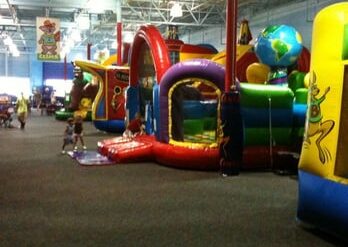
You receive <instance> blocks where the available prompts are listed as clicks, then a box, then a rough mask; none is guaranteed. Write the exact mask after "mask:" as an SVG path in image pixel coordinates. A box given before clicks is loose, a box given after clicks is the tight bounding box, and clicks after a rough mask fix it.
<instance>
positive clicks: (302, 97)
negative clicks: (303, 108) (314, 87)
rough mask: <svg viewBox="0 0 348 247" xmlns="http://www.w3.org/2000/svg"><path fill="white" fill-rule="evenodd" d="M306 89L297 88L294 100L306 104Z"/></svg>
mask: <svg viewBox="0 0 348 247" xmlns="http://www.w3.org/2000/svg"><path fill="white" fill-rule="evenodd" d="M307 97H308V89H307V88H299V89H297V90H296V92H295V102H296V103H298V104H307Z"/></svg>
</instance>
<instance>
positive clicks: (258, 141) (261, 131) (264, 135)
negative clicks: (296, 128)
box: [244, 128, 292, 146]
mask: <svg viewBox="0 0 348 247" xmlns="http://www.w3.org/2000/svg"><path fill="white" fill-rule="evenodd" d="M291 131H292V129H291V128H272V129H271V131H270V129H269V128H246V129H244V146H255V145H256V146H257V145H262V146H267V145H269V143H270V134H271V133H272V140H273V142H274V144H275V145H289V144H290V142H291Z"/></svg>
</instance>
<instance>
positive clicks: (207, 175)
mask: <svg viewBox="0 0 348 247" xmlns="http://www.w3.org/2000/svg"><path fill="white" fill-rule="evenodd" d="M14 123H15V124H16V125H17V121H14ZM64 128H65V122H59V121H56V120H55V119H54V117H52V116H40V115H39V114H38V113H37V112H36V111H35V110H34V111H33V112H32V113H31V116H30V117H29V119H28V123H27V126H26V129H25V130H23V131H22V130H20V129H18V128H13V129H4V128H0V246H11V247H13V246H84V247H86V246H236V247H239V246H241V247H242V246H261V247H263V246H267V247H269V246H276V247H282V246H288V247H290V246H293V247H302V246H303V247H311V246H315V247H329V246H347V245H343V244H341V243H340V241H339V240H338V239H335V238H332V237H331V236H329V235H327V234H325V233H322V232H320V231H317V230H308V229H305V228H303V227H300V226H299V224H298V223H297V222H296V207H297V186H298V181H297V179H296V177H290V176H278V175H275V174H273V173H270V172H243V173H241V174H240V176H237V177H227V178H222V177H221V176H220V174H219V172H202V171H190V170H179V169H173V168H170V167H164V166H160V165H158V164H156V163H137V164H120V165H113V166H104V167H84V166H79V165H78V164H77V163H76V161H75V160H73V159H71V158H70V157H68V156H67V155H62V154H60V148H61V145H62V134H63V131H64ZM84 128H85V142H86V145H87V146H88V148H89V149H90V150H96V144H97V141H98V140H103V139H106V138H109V137H112V136H113V135H111V134H105V133H102V132H99V131H97V130H96V129H95V128H94V127H93V125H92V124H91V123H90V122H85V123H84ZM69 148H70V149H71V148H72V147H71V146H70V147H69Z"/></svg>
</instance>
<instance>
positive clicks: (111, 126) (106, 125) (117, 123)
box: [93, 120, 125, 133]
mask: <svg viewBox="0 0 348 247" xmlns="http://www.w3.org/2000/svg"><path fill="white" fill-rule="evenodd" d="M93 124H94V126H95V127H96V128H97V129H99V130H102V131H106V132H110V133H120V132H123V131H124V130H125V125H124V121H123V120H107V121H106V120H100V121H98V120H94V121H93Z"/></svg>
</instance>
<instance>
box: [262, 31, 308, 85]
mask: <svg viewBox="0 0 348 247" xmlns="http://www.w3.org/2000/svg"><path fill="white" fill-rule="evenodd" d="M301 51H302V37H301V35H300V34H299V33H298V32H297V31H296V29H295V28H293V27H291V26H288V25H273V26H268V27H266V28H265V29H264V30H263V31H262V32H261V33H260V35H259V36H258V38H257V40H256V43H255V53H256V56H257V57H258V58H259V60H260V61H261V62H262V63H264V64H267V65H268V66H270V67H271V72H270V74H269V80H268V82H269V83H270V84H286V83H287V69H286V68H287V67H288V66H290V65H293V64H294V63H295V62H296V61H297V58H298V57H299V55H300V53H301Z"/></svg>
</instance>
